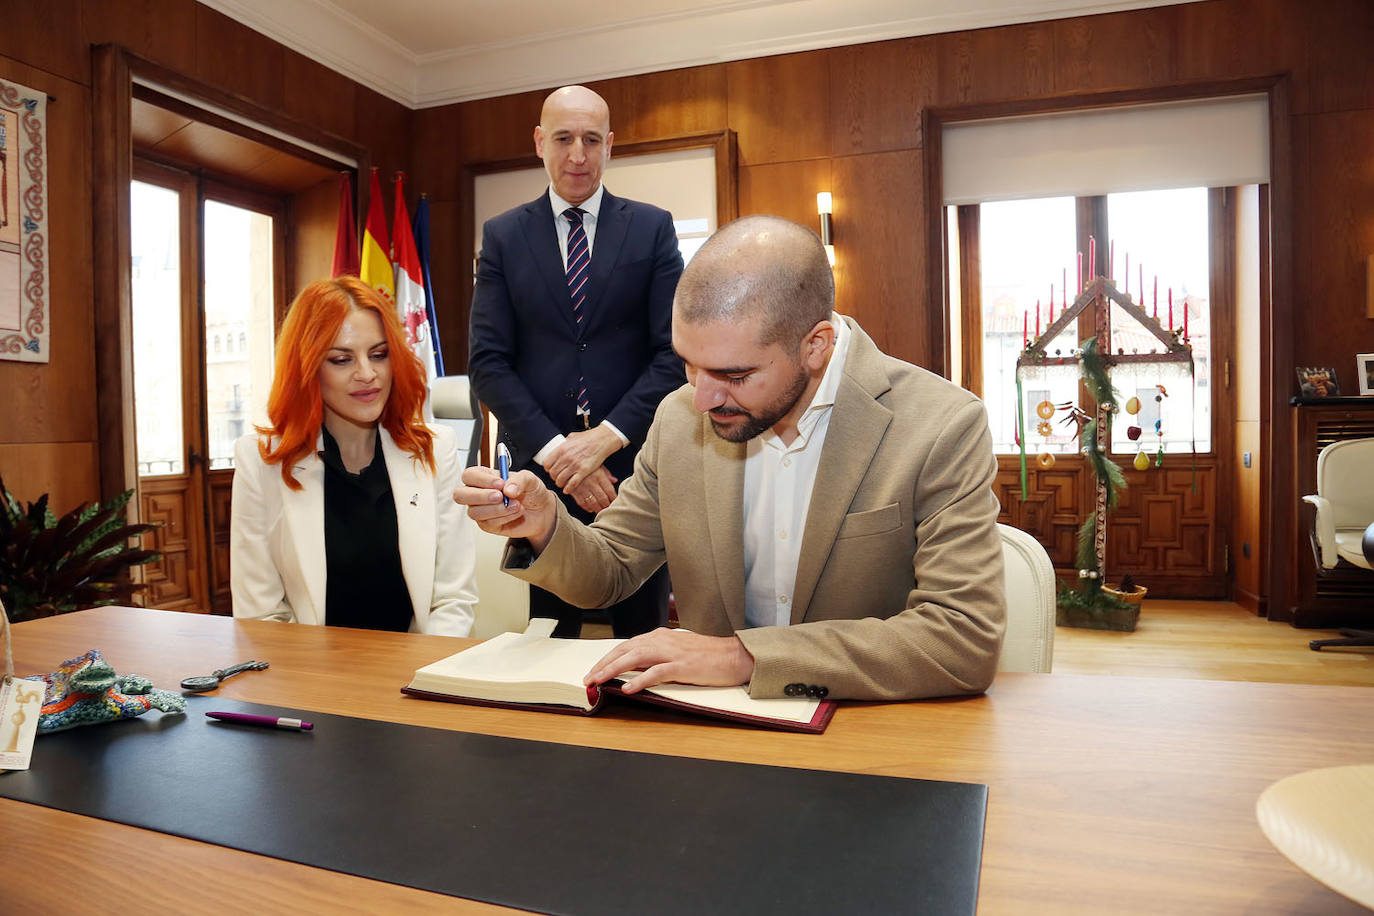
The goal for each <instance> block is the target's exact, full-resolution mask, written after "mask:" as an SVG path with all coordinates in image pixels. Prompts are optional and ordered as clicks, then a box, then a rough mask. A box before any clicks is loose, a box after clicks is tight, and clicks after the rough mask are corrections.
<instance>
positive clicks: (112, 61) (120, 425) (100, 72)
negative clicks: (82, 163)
mask: <svg viewBox="0 0 1374 916" xmlns="http://www.w3.org/2000/svg"><path fill="white" fill-rule="evenodd" d="M92 66H93V71H94V82H93V87H92V93H91V97H92V111H93V114H92V126H93V129H92V131H91V135H92V138H93V144H92V146H93V149H92V185H93V191H92V195H91V196H92V205H91V212H92V230H93V235H94V236H95V237H96V238H99V239H101V244H100V245H97V246H95V252H94V258H93V265H94V282H95V286H94V301H95V334H96V352H95V356H96V359H95V368H96V371H95V380H96V386H95V389H96V401H97V425H98V428H99V431H100V439H99V441H100V491H101V494H102V495H103V496H105V497H107V498H108V497H110V496H113V495H114V494H116V493H120V492H123V491H124V490H132V489H135V488H136V487H137V485H138V476H137V467H136V465H135V456H134V441H135V439H134V380H133V372H132V371H125V367H131V366H132V365H133V315H132V305H131V296H132V290H131V288H130V285H129V263H130V241H129V222H128V214H129V182H130V180H131V179H132V177H133V175H132V161H131V157H130V150H132V148H133V145H132V144H133V141H132V137H131V135H130V129H129V104H130V100H131V94H130V76H129V60H128V58H127V56H126V55H125V54H124V53H123V52H122V51H121V50H119V49H118V48H116V47H113V46H111V45H105V46H102V47H99V48H96V49H95V51H94V53H93V55H92ZM138 508H139V507H138V506H137V505H135V504H133V503H131V504H130V512H129V515H130V519H129V520H130V522H137V521H138V519H137V518H135V517H134V516H135V515H136V513H137V511H138Z"/></svg>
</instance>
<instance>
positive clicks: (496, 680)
mask: <svg viewBox="0 0 1374 916" xmlns="http://www.w3.org/2000/svg"><path fill="white" fill-rule="evenodd" d="M618 642H620V640H617V639H549V638H547V637H541V636H534V635H532V634H526V633H502V634H500V635H498V636H493V637H492V638H491V639H488V640H487V641H485V642H482V643H478V644H477V645H475V646H473V647H472V648H470V649H464V650H463V651H462V652H457V653H454V654H453V655H450V656H449V657H447V658H442V659H440V660H439V661H437V662H433V663H432V664H429V665H425V666H424V667H423V668H420V669H419V670H417V671H416V672H415V679H414V680H413V681H411V686H412V687H415V688H416V689H419V690H429V691H433V692H434V693H446V694H450V695H453V696H468V697H475V698H477V699H484V700H507V701H512V702H521V703H562V704H565V705H568V706H579V707H581V708H583V709H590V708H591V704H590V703H588V702H587V688H586V687H584V686H583V685H582V678H583V676H584V675H586V673H587V672H588V671H590V670H591V669H592V665H594V664H596V662H597V661H598V660H600V658H601V657H602V656H603V655H605V654H606V653H607V652H609V651H610V650H611V648H612V647H613V646H614V645H616V644H617V643H618Z"/></svg>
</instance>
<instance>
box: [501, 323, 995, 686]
mask: <svg viewBox="0 0 1374 916" xmlns="http://www.w3.org/2000/svg"><path fill="white" fill-rule="evenodd" d="M844 320H845V321H846V322H847V323H848V324H849V326H850V328H851V329H852V330H853V332H854V335H853V337H852V338H851V340H850V349H849V355H848V357H847V359H846V361H845V369H844V373H843V376H842V378H841V382H840V386H839V390H838V392H837V394H836V397H835V406H834V408H833V411H834V412H833V414H832V415H831V418H830V428H829V432H828V433H827V435H826V440H825V447H824V451H823V452H822V454H821V459H820V466H819V469H818V470H817V473H816V483H815V488H814V490H813V494H812V498H811V506H810V509H809V512H808V514H807V521H806V529H805V532H804V534H803V540H802V548H801V559H800V563H799V565H798V570H797V583H796V588H795V589H794V591H793V596H794V603H793V608H792V621H791V626H787V627H759V628H757V629H744V626H745V622H744V560H743V557H744V548H743V527H744V519H743V508H742V506H743V493H744V457H745V446H744V445H743V444H742V443H741V444H736V443H730V442H726V441H724V440H722V439H720V438H719V437H717V436H716V435H715V433H714V432H713V431H712V430H711V426H710V423H709V421H708V419H707V418H706V417H705V415H704V414H701V413H699V412H698V411H697V410H696V409H694V408H693V407H692V389H691V387H690V386H684V387H683V388H681V389H679V390H678V391H676V392H674V393H673V394H672V395H669V397H668V398H667V399H666V400H665V401H664V402H663V404H662V405H661V406H660V407H659V410H658V413H657V415H656V416H655V418H654V423H653V426H652V427H651V429H650V430H649V437H648V441H647V442H646V444H645V446H644V448H643V449H642V450H641V451H640V454H639V458H638V460H637V461H636V463H635V473H634V476H633V477H632V478H630V479H629V480H628V481H626V482H625V483H624V484H623V485H622V487H621V489H620V495H619V497H618V498H617V499H616V501H615V502H614V503H612V504H611V506H610V508H608V509H606V510H605V511H603V512H602V513H601V514H600V515H599V516H597V519H596V521H595V522H594V523H593V524H592V525H591V526H590V527H587V526H583V525H581V524H579V523H577V522H576V521H574V520H573V519H572V518H571V517H569V516H568V515H567V514H566V513H565V512H564V511H563V510H562V509H561V508H560V509H559V517H558V522H557V527H556V529H555V531H554V536H553V538H552V540H551V541H550V543H549V545H548V546H547V547H546V548H545V550H544V552H543V553H542V554H541V555H540V556H539V557H538V558H537V559H535V560H533V561H532V562H529V564H528V566H527V567H526V568H523V569H520V568H515V567H518V566H520V565H521V564H522V563H523V562H525V561H526V560H527V559H528V558H527V557H524V558H522V557H521V556H520V553H521V551H520V550H519V549H518V546H519V545H518V544H515V545H513V547H515V548H517V549H513V550H510V551H508V553H507V557H506V567H507V569H508V570H509V571H510V572H511V573H512V574H514V575H516V576H519V577H521V578H524V579H527V580H528V581H530V582H533V583H535V584H537V585H540V586H542V587H544V588H547V589H551V590H552V591H555V592H557V593H558V594H560V595H561V596H563V597H564V598H565V599H566V600H568V601H570V602H572V603H574V604H577V605H580V606H584V607H600V606H604V605H607V604H610V603H612V602H614V601H616V600H618V599H619V598H622V597H624V596H625V595H628V594H630V593H631V592H633V591H634V590H635V588H637V587H638V585H639V583H640V582H641V581H642V580H643V579H644V578H645V577H646V576H648V575H649V574H650V573H651V572H652V571H653V570H654V569H655V568H656V567H657V566H658V565H659V564H660V563H661V562H663V561H664V559H665V558H666V560H667V562H668V568H669V573H670V575H671V576H672V580H673V591H674V593H675V595H676V598H677V608H678V619H679V621H680V622H681V624H682V626H684V627H686V628H688V629H691V630H694V631H696V632H699V633H706V634H714V635H722V636H723V635H729V634H731V633H735V632H737V633H738V635H739V637H740V639H741V640H743V642H744V645H745V647H746V648H747V649H748V650H749V652H750V653H751V654H753V656H754V661H755V669H754V676H753V680H752V681H751V682H750V685H749V692H750V693H751V694H752V695H753V696H756V697H771V696H781V695H783V693H784V688H785V687H786V686H787V685H788V684H793V683H801V684H805V685H808V686H809V685H818V686H824V687H825V688H826V689H827V690H828V691H829V695H830V696H831V697H840V698H856V699H906V698H914V697H928V696H942V695H948V694H962V693H978V692H981V691H982V690H984V689H986V687H987V686H988V684H989V683H991V681H992V677H993V674H994V673H995V671H996V667H997V655H998V652H999V650H1000V647H1001V641H1002V633H1003V628H1004V624H1005V618H1006V598H1005V595H1004V593H1003V583H1002V548H1001V543H1000V541H999V539H998V535H997V528H996V522H997V513H998V503H997V499H996V497H995V495H994V494H993V490H992V482H993V477H994V474H995V472H996V467H997V465H996V459H995V458H994V456H993V451H992V438H991V435H990V433H989V431H988V421H987V414H986V412H985V411H984V409H983V404H982V402H981V401H979V400H978V399H977V398H976V397H974V396H973V395H972V394H970V393H969V392H967V391H965V390H963V389H961V388H959V387H957V386H955V385H953V384H951V383H949V382H948V381H946V380H945V379H942V378H940V377H939V376H936V375H933V374H932V373H930V372H927V371H925V370H924V369H920V368H918V367H916V366H912V365H910V364H908V363H904V362H902V361H900V360H897V359H893V358H892V357H889V356H886V355H885V354H883V353H882V352H881V351H879V350H878V348H877V346H876V345H874V343H873V341H872V339H871V338H869V337H868V335H866V334H865V333H864V332H863V331H862V330H861V329H860V328H859V326H858V325H857V324H856V323H854V321H853V320H852V319H848V318H845V319H844Z"/></svg>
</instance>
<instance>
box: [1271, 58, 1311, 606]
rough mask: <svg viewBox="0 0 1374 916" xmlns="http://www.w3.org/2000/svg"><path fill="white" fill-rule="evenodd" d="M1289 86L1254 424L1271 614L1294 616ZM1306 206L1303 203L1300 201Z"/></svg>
mask: <svg viewBox="0 0 1374 916" xmlns="http://www.w3.org/2000/svg"><path fill="white" fill-rule="evenodd" d="M1290 90H1291V86H1290V83H1289V81H1288V80H1287V79H1280V80H1278V81H1277V82H1275V83H1274V84H1273V86H1272V87H1271V88H1270V90H1269V124H1270V130H1269V173H1270V184H1269V191H1268V194H1267V195H1266V196H1267V202H1268V214H1269V226H1270V237H1271V240H1272V241H1273V242H1276V244H1271V246H1270V248H1269V265H1270V270H1269V297H1268V299H1267V300H1262V305H1261V309H1262V312H1261V315H1260V352H1261V353H1263V354H1267V355H1268V357H1269V358H1268V359H1267V360H1265V370H1266V371H1267V372H1268V377H1267V379H1266V382H1267V385H1266V387H1265V391H1264V396H1263V401H1262V402H1261V414H1260V428H1261V429H1262V430H1264V431H1265V440H1264V465H1265V466H1264V468H1263V474H1264V480H1265V489H1264V497H1265V498H1264V504H1263V509H1262V511H1263V512H1265V513H1267V517H1266V518H1265V525H1264V531H1265V532H1266V537H1265V544H1264V547H1263V548H1262V550H1261V561H1260V562H1261V563H1262V564H1263V566H1264V567H1265V568H1266V569H1267V570H1268V582H1267V583H1266V587H1265V592H1266V597H1267V599H1268V602H1269V604H1268V609H1267V613H1268V616H1269V618H1270V619H1271V620H1292V619H1293V608H1294V606H1295V604H1296V591H1295V588H1296V584H1295V579H1294V576H1295V568H1294V564H1295V562H1296V553H1297V543H1298V539H1299V537H1300V535H1299V533H1298V522H1297V518H1298V514H1297V500H1298V497H1299V496H1300V495H1301V494H1300V493H1297V492H1295V488H1294V486H1293V479H1294V478H1293V441H1294V438H1293V437H1294V435H1295V429H1294V426H1293V415H1292V411H1291V410H1290V409H1289V408H1288V397H1289V395H1290V393H1291V392H1293V391H1294V390H1295V389H1294V375H1293V367H1294V366H1295V365H1296V362H1295V357H1296V353H1297V351H1296V350H1295V347H1294V338H1295V336H1296V335H1295V334H1294V325H1293V316H1294V313H1295V308H1296V307H1295V302H1294V293H1295V291H1296V289H1297V287H1296V286H1295V285H1294V276H1295V257H1296V251H1295V243H1296V241H1297V239H1295V236H1296V235H1298V234H1299V233H1297V232H1295V230H1296V229H1297V227H1298V223H1297V217H1296V212H1297V201H1298V200H1304V201H1306V199H1307V197H1308V194H1306V193H1303V189H1304V188H1305V187H1306V182H1307V180H1308V171H1307V170H1308V165H1307V161H1308V158H1309V156H1308V153H1307V149H1306V148H1307V145H1308V143H1307V137H1306V121H1305V119H1303V118H1296V117H1292V116H1291V111H1292V107H1291V99H1290ZM1304 209H1306V204H1304Z"/></svg>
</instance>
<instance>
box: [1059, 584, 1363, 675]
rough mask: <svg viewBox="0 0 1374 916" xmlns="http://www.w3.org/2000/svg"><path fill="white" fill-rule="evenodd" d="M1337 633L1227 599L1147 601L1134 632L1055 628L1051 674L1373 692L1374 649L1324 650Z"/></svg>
mask: <svg viewBox="0 0 1374 916" xmlns="http://www.w3.org/2000/svg"><path fill="white" fill-rule="evenodd" d="M1339 635H1340V634H1339V633H1338V632H1336V631H1335V630H1299V629H1295V628H1294V627H1291V626H1289V625H1288V624H1286V623H1277V622H1274V621H1271V620H1266V619H1264V618H1263V617H1256V616H1255V615H1254V614H1253V613H1251V612H1250V611H1247V610H1246V609H1245V608H1243V607H1241V606H1240V605H1238V604H1234V603H1232V602H1229V601H1169V600H1164V599H1159V600H1154V599H1147V600H1146V601H1145V605H1144V607H1143V608H1142V609H1141V613H1140V623H1139V624H1138V625H1137V626H1136V630H1135V632H1134V633H1113V632H1109V631H1105V630H1080V629H1075V628H1072V627H1058V628H1056V629H1055V637H1054V670H1055V671H1056V672H1065V673H1070V674H1124V675H1138V676H1141V677H1194V678H1202V679H1204V680H1213V681H1270V682H1274V683H1283V684H1332V685H1346V686H1358V687H1374V648H1367V649H1364V650H1360V649H1323V650H1321V651H1320V652H1313V651H1312V650H1311V649H1309V648H1308V647H1307V643H1308V642H1309V641H1310V640H1313V639H1323V638H1326V637H1329V636H1339Z"/></svg>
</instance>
